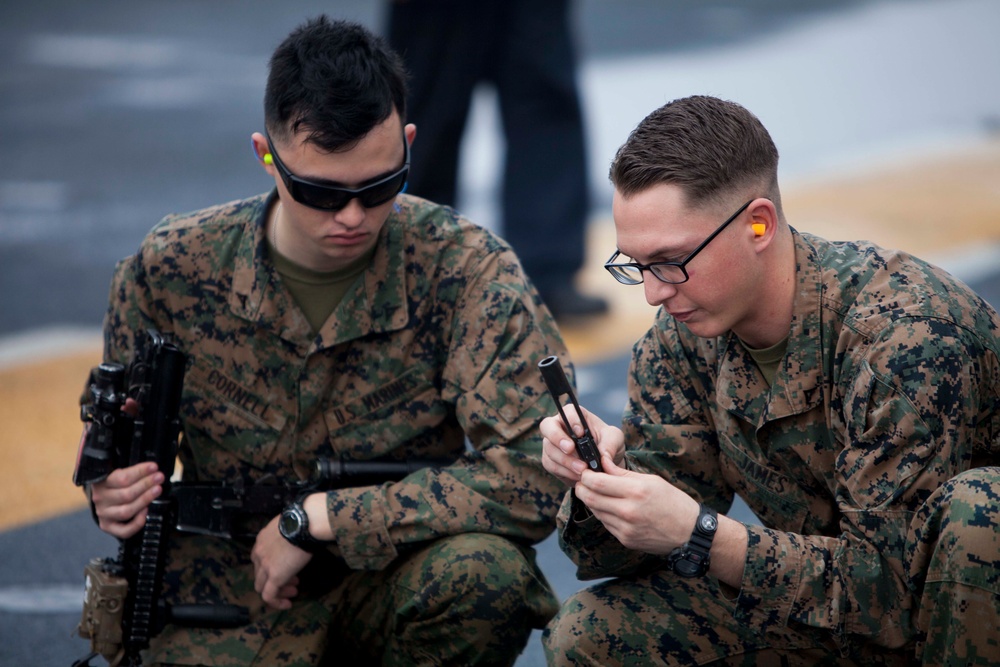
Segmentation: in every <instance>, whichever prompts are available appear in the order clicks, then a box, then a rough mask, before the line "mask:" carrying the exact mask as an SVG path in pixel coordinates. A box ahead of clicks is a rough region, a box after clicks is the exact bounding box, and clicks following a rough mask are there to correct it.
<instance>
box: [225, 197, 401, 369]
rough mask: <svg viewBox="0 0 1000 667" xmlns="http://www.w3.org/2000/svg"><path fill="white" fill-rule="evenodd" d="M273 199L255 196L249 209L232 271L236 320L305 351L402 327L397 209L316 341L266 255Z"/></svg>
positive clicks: (231, 295)
mask: <svg viewBox="0 0 1000 667" xmlns="http://www.w3.org/2000/svg"><path fill="white" fill-rule="evenodd" d="M276 200H277V191H276V190H272V191H271V193H270V194H268V195H266V196H265V195H261V196H259V197H258V198H257V206H256V207H251V208H250V210H249V213H248V217H247V220H246V222H245V233H244V234H243V235H242V236H241V238H240V241H239V248H238V250H237V252H236V257H235V261H234V267H233V282H232V289H231V291H230V296H229V306H230V308H231V309H232V312H233V314H234V315H236V316H238V317H241V318H243V319H246V320H249V321H251V322H253V323H254V325H255V326H258V327H261V328H263V329H265V330H271V331H272V332H273V333H275V334H276V335H278V336H279V337H281V338H282V339H284V340H286V341H288V342H290V343H293V344H295V345H297V346H299V347H300V348H304V349H305V350H308V351H315V350H319V349H322V348H326V347H332V346H334V345H337V344H339V343H342V342H346V341H349V340H353V339H355V338H360V337H362V336H365V335H368V334H370V333H380V332H389V331H394V330H398V329H401V328H403V327H405V326H406V324H407V323H408V322H409V312H408V308H407V299H406V271H405V263H404V261H403V251H404V247H403V246H404V244H403V240H402V235H403V226H402V222H401V219H400V218H399V215H398V207H395V208H394V209H393V211H392V212H391V213H390V215H389V218H388V220H386V223H385V225H383V227H382V230H381V232H380V233H379V238H378V241H377V242H376V245H375V252H374V254H373V256H372V262H371V265H370V266H369V267H368V268H367V269H366V270H365V272H364V273H363V275H362V281H361V283H359V284H358V285H357V286H356V288H355V289H352V290H351V291H349V292H348V293H347V294H345V295H344V300H343V301H342V302H341V303H340V305H339V306H338V307H337V310H336V311H335V312H334V314H333V315H332V316H331V317H330V319H329V320H327V322H326V324H324V325H323V328H322V329H321V330H320V332H319V335H317V336H314V335H313V333H312V330H311V329H310V327H309V323H308V322H307V321H306V318H305V315H304V314H303V313H302V311H301V310H300V309H299V307H298V306H297V305H296V304H295V302H294V300H293V299H292V296H291V294H289V292H288V290H286V289H285V287H284V286H283V285H282V284H281V280H280V278H279V277H278V274H277V271H275V269H274V265H273V264H272V262H271V259H270V256H269V254H268V250H267V240H266V239H265V236H264V231H265V225H266V222H267V212H268V211H269V210H270V208H271V205H272V204H274V203H275V202H276Z"/></svg>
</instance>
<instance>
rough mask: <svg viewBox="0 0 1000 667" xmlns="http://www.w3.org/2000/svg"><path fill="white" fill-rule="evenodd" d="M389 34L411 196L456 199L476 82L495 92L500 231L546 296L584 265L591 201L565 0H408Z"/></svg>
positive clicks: (393, 16) (395, 9)
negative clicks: (400, 91) (404, 76)
mask: <svg viewBox="0 0 1000 667" xmlns="http://www.w3.org/2000/svg"><path fill="white" fill-rule="evenodd" d="M390 6H391V11H390V15H389V30H388V37H389V40H390V42H391V44H392V46H393V48H394V49H395V50H396V51H397V52H398V53H399V54H400V56H401V57H402V58H403V60H404V62H405V63H406V67H407V69H408V70H409V72H410V75H411V78H410V86H411V88H410V98H409V101H408V105H409V108H408V110H407V116H408V118H407V120H409V121H412V122H414V123H416V125H417V140H416V143H415V144H414V148H413V155H412V166H411V170H410V183H409V187H408V190H407V191H408V192H410V193H411V194H415V195H418V196H421V197H425V198H427V199H430V200H432V201H436V202H438V203H441V204H449V205H454V204H455V191H456V182H457V171H458V158H459V148H460V143H461V139H462V133H463V131H464V129H465V122H466V118H467V116H468V111H469V107H470V103H471V99H472V93H473V90H474V88H475V87H476V85H477V84H478V83H480V82H490V83H492V84H493V85H494V86H495V87H496V90H497V96H498V98H499V103H500V114H501V117H502V122H503V131H504V135H505V136H506V143H507V153H506V159H505V164H504V173H503V195H502V208H503V217H502V225H503V227H502V233H501V235H502V236H503V237H504V238H505V239H506V240H507V241H508V242H509V243H510V244H511V246H513V248H514V251H515V252H516V253H517V254H518V256H519V257H520V258H521V262H522V263H523V265H524V267H525V270H526V271H527V273H528V275H529V276H530V277H531V279H532V280H533V281H534V282H535V284H536V285H538V287H539V288H540V289H541V290H542V291H543V292H544V291H545V290H546V289H549V288H550V286H551V285H553V284H557V281H564V280H570V279H571V278H572V276H573V274H574V273H576V271H577V270H579V268H580V267H581V266H582V264H583V256H584V235H585V231H586V230H585V226H586V218H587V212H588V210H589V204H590V202H589V197H588V188H587V169H586V155H585V147H584V132H583V122H582V115H581V110H580V99H579V94H578V91H577V85H576V67H575V60H574V50H573V43H572V39H571V35H570V28H569V15H568V14H569V6H568V0H534V1H531V2H529V1H527V0H477V1H476V2H470V1H469V0H457V1H450V0H404V1H402V2H393V3H391V5H390Z"/></svg>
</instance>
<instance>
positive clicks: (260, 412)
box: [183, 360, 287, 479]
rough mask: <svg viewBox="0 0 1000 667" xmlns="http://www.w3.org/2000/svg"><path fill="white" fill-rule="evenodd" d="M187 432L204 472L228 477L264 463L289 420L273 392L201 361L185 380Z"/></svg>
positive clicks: (184, 403) (198, 463) (194, 366)
mask: <svg viewBox="0 0 1000 667" xmlns="http://www.w3.org/2000/svg"><path fill="white" fill-rule="evenodd" d="M183 410H184V433H185V435H186V437H187V438H188V441H189V443H190V447H191V450H192V453H193V456H194V459H195V462H196V463H197V465H198V469H199V476H201V477H204V478H221V479H226V478H229V477H231V476H232V474H233V472H234V468H238V467H241V465H246V464H249V465H251V466H253V467H257V468H260V467H263V466H264V465H266V464H267V463H268V462H270V461H271V459H272V458H273V456H274V452H275V449H276V448H277V445H278V437H279V435H280V433H281V431H282V429H283V428H284V426H285V423H286V422H287V417H286V415H285V414H284V412H283V411H282V410H281V409H280V408H279V407H278V406H277V405H276V404H275V402H274V401H273V400H272V397H270V396H267V395H264V394H262V393H260V392H259V391H255V390H254V389H253V388H251V387H248V386H245V384H244V383H241V382H238V381H237V380H236V379H234V378H232V377H230V376H229V375H228V374H226V373H224V372H223V371H221V370H219V369H216V368H211V367H209V366H208V364H207V363H205V362H203V361H200V360H198V361H196V362H195V363H194V365H193V366H192V368H191V369H190V370H189V371H188V372H187V375H186V377H185V379H184V401H183Z"/></svg>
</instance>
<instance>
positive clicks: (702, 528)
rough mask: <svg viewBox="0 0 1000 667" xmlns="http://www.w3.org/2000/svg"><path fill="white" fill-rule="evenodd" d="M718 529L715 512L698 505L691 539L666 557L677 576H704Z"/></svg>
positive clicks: (703, 505)
mask: <svg viewBox="0 0 1000 667" xmlns="http://www.w3.org/2000/svg"><path fill="white" fill-rule="evenodd" d="M718 528H719V517H718V515H717V514H716V512H715V510H714V509H712V508H711V507H708V506H706V505H705V504H702V505H700V506H699V507H698V520H697V521H695V522H694V531H692V533H691V539H689V540H688V541H687V542H686V543H685V544H684V545H683V546H679V547H677V548H676V549H674V550H673V551H671V552H670V555H669V556H667V562H668V563H669V564H670V566H671V567H672V568H673V570H674V572H675V573H676V574H677V575H679V576H681V577H689V578H690V577H703V576H705V573H707V572H708V567H709V565H711V563H712V557H711V553H710V552H711V550H712V540H713V539H715V531H716V530H718Z"/></svg>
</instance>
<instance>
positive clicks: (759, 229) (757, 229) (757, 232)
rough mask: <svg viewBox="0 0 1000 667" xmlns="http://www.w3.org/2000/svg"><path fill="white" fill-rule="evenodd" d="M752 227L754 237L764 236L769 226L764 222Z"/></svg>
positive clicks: (756, 223) (754, 224)
mask: <svg viewBox="0 0 1000 667" xmlns="http://www.w3.org/2000/svg"><path fill="white" fill-rule="evenodd" d="M750 227H751V229H753V235H754V236H763V235H764V232H765V231H766V230H767V225H765V224H764V223H763V222H755V223H753V224H752V225H750Z"/></svg>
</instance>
